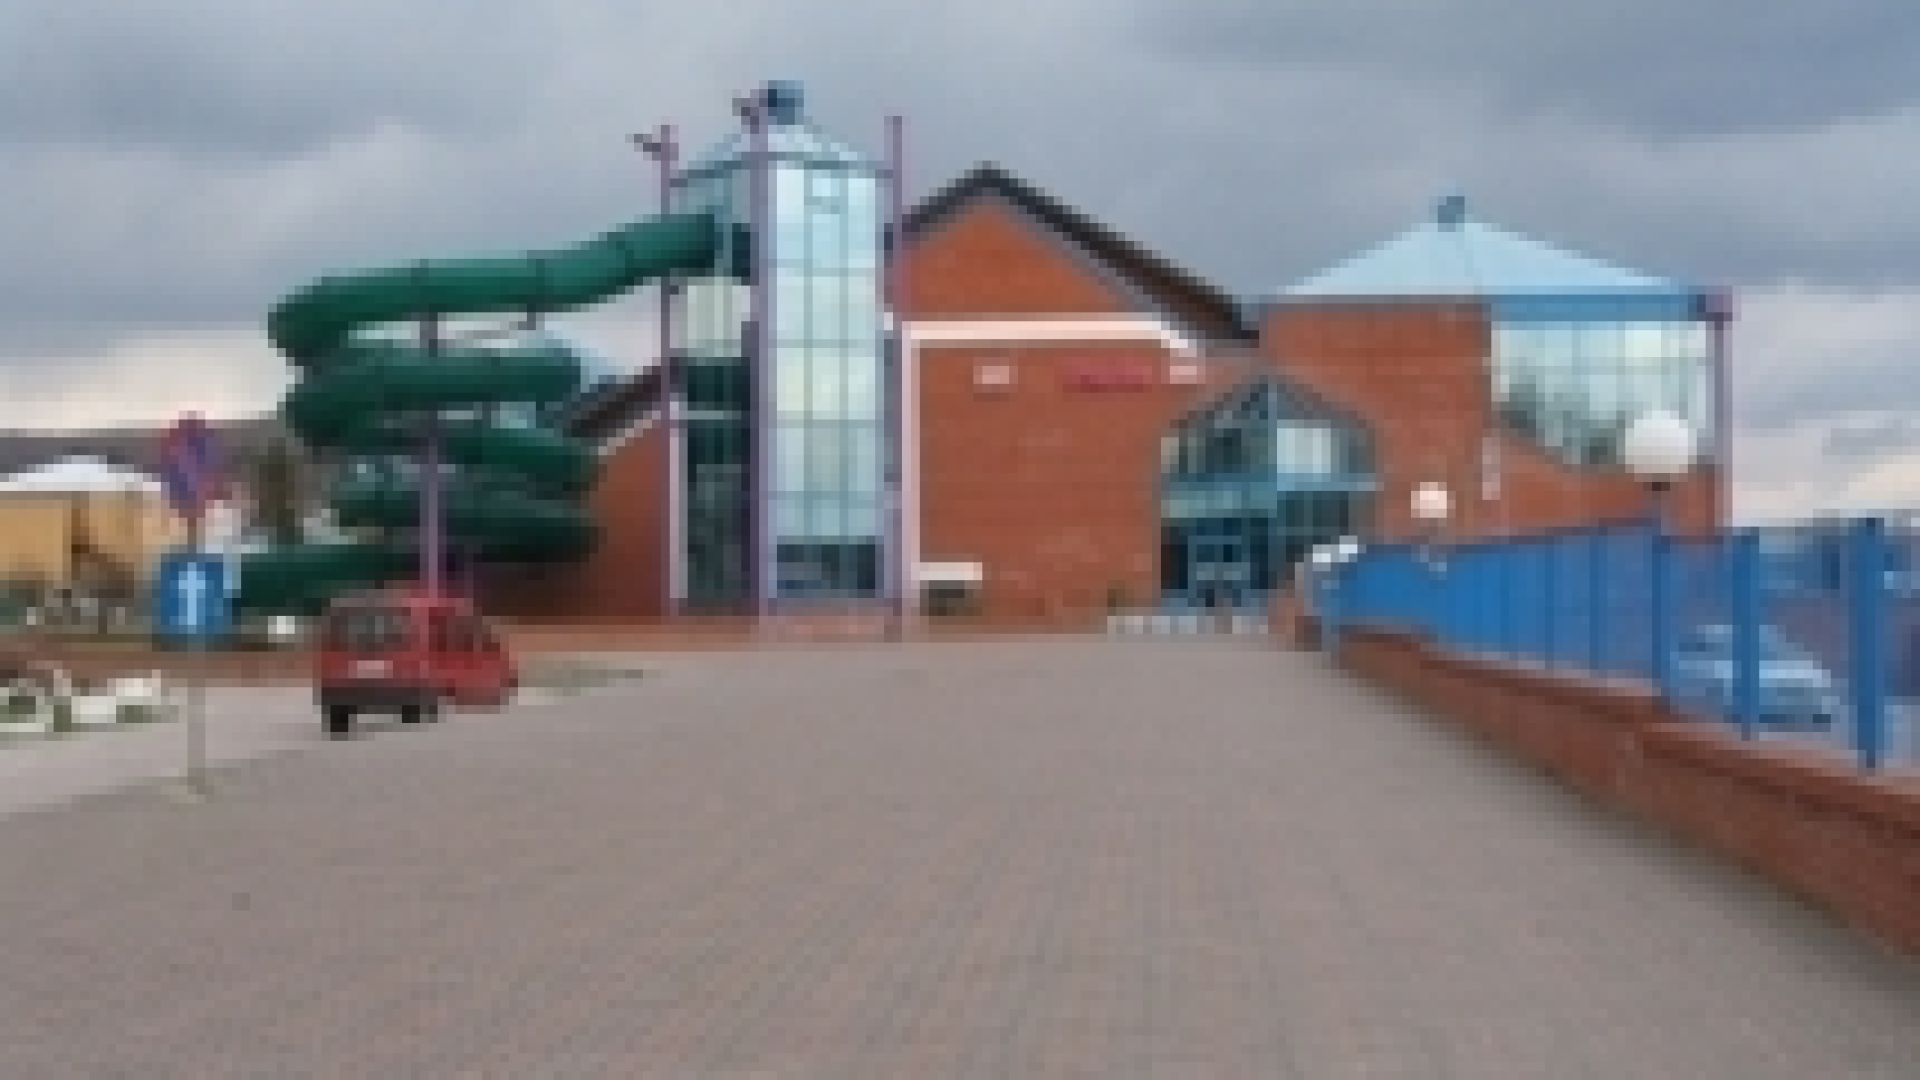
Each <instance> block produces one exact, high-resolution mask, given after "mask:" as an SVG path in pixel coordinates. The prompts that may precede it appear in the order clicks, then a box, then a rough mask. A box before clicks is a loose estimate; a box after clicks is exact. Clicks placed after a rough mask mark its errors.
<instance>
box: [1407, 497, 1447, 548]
mask: <svg viewBox="0 0 1920 1080" xmlns="http://www.w3.org/2000/svg"><path fill="white" fill-rule="evenodd" d="M1407 504H1408V505H1407V511H1408V513H1410V514H1411V515H1412V516H1413V520H1414V523H1415V525H1416V527H1417V528H1418V530H1419V534H1420V550H1421V558H1422V559H1423V560H1425V561H1426V562H1427V563H1428V564H1429V565H1437V562H1438V560H1437V557H1436V555H1435V554H1434V550H1433V549H1434V547H1435V545H1436V544H1437V543H1438V540H1439V537H1440V535H1441V532H1442V530H1443V529H1444V527H1445V526H1446V523H1447V519H1448V518H1450V517H1452V516H1453V492H1451V491H1449V490H1447V485H1445V484H1442V483H1440V482H1439V481H1437V480H1424V481H1422V482H1420V483H1418V484H1416V485H1414V488H1413V493H1412V495H1411V496H1409V498H1408V500H1407Z"/></svg>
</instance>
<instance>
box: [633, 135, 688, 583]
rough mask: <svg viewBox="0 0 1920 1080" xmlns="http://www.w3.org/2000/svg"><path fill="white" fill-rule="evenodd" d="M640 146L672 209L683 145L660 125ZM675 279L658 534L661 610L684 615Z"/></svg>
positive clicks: (664, 279) (666, 312) (664, 347)
mask: <svg viewBox="0 0 1920 1080" xmlns="http://www.w3.org/2000/svg"><path fill="white" fill-rule="evenodd" d="M640 145H641V146H642V148H644V149H645V150H646V152H647V153H648V154H649V155H651V156H652V158H653V160H654V161H655V162H656V163H658V164H659V166H660V193H659V194H660V213H661V215H662V216H664V215H667V214H670V213H672V212H673V174H674V169H675V167H676V166H677V165H678V163H679V151H680V148H679V145H678V143H676V142H675V139H674V129H673V125H672V124H661V125H660V132H659V134H657V135H655V136H653V138H652V139H650V140H643V141H641V142H640ZM675 291H676V283H675V281H674V277H673V275H672V274H662V275H661V276H660V386H661V398H660V409H661V413H660V415H661V420H662V423H661V425H660V427H661V433H662V434H663V435H664V436H665V437H666V445H664V446H662V447H661V454H660V461H661V465H660V512H661V521H660V537H661V549H662V551H663V552H664V553H665V558H663V559H661V560H660V573H661V582H660V597H661V609H662V610H663V611H665V612H666V614H667V615H669V616H673V615H678V614H679V613H680V597H679V596H678V595H677V593H676V591H675V588H674V586H675V584H676V582H677V580H678V576H679V575H678V574H677V573H676V572H675V571H676V569H677V567H678V564H679V560H680V558H681V552H680V550H679V548H680V545H679V544H678V543H677V542H676V540H675V538H676V536H677V535H678V530H677V526H678V518H679V516H680V515H681V514H682V513H683V512H684V511H683V509H682V507H681V505H680V500H679V499H677V498H675V496H674V493H675V492H676V491H678V490H679V480H680V477H679V475H678V474H677V470H676V468H675V466H676V465H677V464H679V456H678V454H677V453H676V452H675V451H676V449H677V448H678V447H679V446H680V441H681V438H682V435H683V433H682V430H681V425H682V420H681V416H680V413H681V406H680V381H681V380H680V365H679V361H678V359H677V358H676V357H675V356H674V354H673V297H674V293H675Z"/></svg>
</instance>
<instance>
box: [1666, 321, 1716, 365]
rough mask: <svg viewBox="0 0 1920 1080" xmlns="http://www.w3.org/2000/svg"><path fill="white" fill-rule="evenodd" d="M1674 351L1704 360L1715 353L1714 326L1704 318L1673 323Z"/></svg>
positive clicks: (1677, 353)
mask: <svg viewBox="0 0 1920 1080" xmlns="http://www.w3.org/2000/svg"><path fill="white" fill-rule="evenodd" d="M1673 332H1674V333H1673V336H1674V337H1675V338H1677V339H1678V340H1676V341H1674V342H1673V345H1672V352H1673V353H1674V355H1676V356H1686V357H1692V358H1695V359H1701V360H1704V359H1706V358H1708V357H1710V356H1712V355H1713V327H1712V324H1710V323H1708V322H1707V321H1705V320H1703V319H1695V320H1692V321H1689V322H1680V323H1674V324H1673Z"/></svg>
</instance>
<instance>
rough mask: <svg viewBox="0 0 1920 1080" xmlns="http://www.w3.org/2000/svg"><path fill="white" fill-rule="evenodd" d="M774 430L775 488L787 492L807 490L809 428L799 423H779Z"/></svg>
mask: <svg viewBox="0 0 1920 1080" xmlns="http://www.w3.org/2000/svg"><path fill="white" fill-rule="evenodd" d="M773 431H774V434H773V469H774V473H773V486H774V490H775V491H785V492H800V491H804V490H806V484H807V468H808V464H807V457H808V453H807V451H808V446H807V429H806V428H804V427H802V426H800V425H798V424H779V425H776V426H775V427H774V429H773Z"/></svg>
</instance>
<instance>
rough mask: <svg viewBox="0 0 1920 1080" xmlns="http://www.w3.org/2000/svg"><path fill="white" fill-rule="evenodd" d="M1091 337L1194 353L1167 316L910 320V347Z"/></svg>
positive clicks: (1064, 341)
mask: <svg viewBox="0 0 1920 1080" xmlns="http://www.w3.org/2000/svg"><path fill="white" fill-rule="evenodd" d="M1089 341H1153V342H1158V343H1159V344H1161V345H1163V346H1165V347H1166V348H1167V349H1168V350H1169V351H1171V352H1173V353H1175V354H1177V355H1179V356H1183V357H1185V356H1195V355H1198V354H1199V351H1200V348H1199V345H1198V343H1196V342H1195V341H1194V340H1193V339H1192V338H1191V337H1189V336H1187V335H1186V334H1183V333H1181V332H1180V330H1179V329H1178V328H1177V327H1175V326H1174V325H1173V324H1171V323H1169V322H1167V321H1166V320H1164V319H1156V318H1153V317H1152V316H1148V315H1072V316H1068V317H1066V318H1057V319H952V320H909V321H908V322H907V343H908V345H909V347H912V348H924V347H928V346H935V347H937V346H940V345H961V344H980V343H1008V344H1011V343H1016V342H1018V343H1023V344H1054V343H1059V344H1077V343H1082V342H1089Z"/></svg>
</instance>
